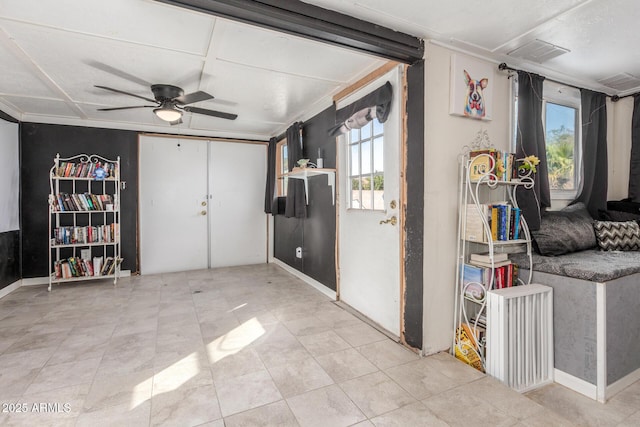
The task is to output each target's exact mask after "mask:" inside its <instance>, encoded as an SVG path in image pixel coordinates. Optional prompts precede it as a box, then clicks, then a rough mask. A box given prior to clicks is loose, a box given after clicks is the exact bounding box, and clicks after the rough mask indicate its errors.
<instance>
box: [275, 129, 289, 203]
mask: <svg viewBox="0 0 640 427" xmlns="http://www.w3.org/2000/svg"><path fill="white" fill-rule="evenodd" d="M285 150H287V138H283V139H281V140H280V141H278V143H277V144H276V197H286V196H287V183H288V180H289V178H288V177H287V176H286V174H287V173H289V163H288V158H285V157H284V156H283V153H284V152H285ZM287 151H288V150H287ZM287 154H288V153H287Z"/></svg>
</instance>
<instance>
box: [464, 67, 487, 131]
mask: <svg viewBox="0 0 640 427" xmlns="http://www.w3.org/2000/svg"><path fill="white" fill-rule="evenodd" d="M464 81H465V83H466V85H467V93H466V94H465V100H464V115H465V116H469V117H476V118H479V119H481V118H483V117H484V115H485V106H484V93H483V92H484V90H485V89H486V88H487V85H488V84H489V79H487V78H482V79H480V80H475V79H472V78H471V76H470V75H469V73H468V72H467V70H464Z"/></svg>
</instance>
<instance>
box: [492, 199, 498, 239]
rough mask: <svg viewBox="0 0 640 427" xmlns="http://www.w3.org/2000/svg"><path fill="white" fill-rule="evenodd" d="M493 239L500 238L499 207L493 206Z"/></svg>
mask: <svg viewBox="0 0 640 427" xmlns="http://www.w3.org/2000/svg"><path fill="white" fill-rule="evenodd" d="M491 239H492V240H493V241H494V242H495V241H496V240H498V207H497V206H491Z"/></svg>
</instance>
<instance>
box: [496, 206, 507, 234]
mask: <svg viewBox="0 0 640 427" xmlns="http://www.w3.org/2000/svg"><path fill="white" fill-rule="evenodd" d="M498 240H502V241H504V240H507V206H506V205H498Z"/></svg>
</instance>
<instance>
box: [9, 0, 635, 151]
mask: <svg viewBox="0 0 640 427" xmlns="http://www.w3.org/2000/svg"><path fill="white" fill-rule="evenodd" d="M308 3H313V4H316V5H318V6H321V7H325V8H327V9H333V10H337V11H339V12H342V13H345V14H348V15H352V16H355V17H358V18H361V19H364V20H366V21H370V22H373V23H377V24H380V25H383V26H386V27H389V28H392V29H395V30H398V31H402V32H405V33H408V34H412V35H415V36H418V37H422V38H425V39H431V40H434V41H436V42H438V43H442V44H446V45H447V46H450V47H453V48H456V49H461V50H464V51H467V52H469V53H471V54H475V55H479V56H482V57H485V58H488V59H491V60H494V61H496V62H502V61H504V62H507V63H508V64H509V65H510V66H514V67H516V68H524V69H527V70H531V71H535V72H539V73H541V74H543V75H546V76H548V77H551V78H555V79H557V80H561V81H565V82H567V83H572V84H575V85H579V86H583V87H588V88H591V89H595V90H600V91H604V92H606V93H609V94H620V95H624V94H627V93H633V92H636V91H639V90H640V80H638V82H637V83H638V84H637V85H635V83H634V86H633V87H626V88H624V89H619V88H618V89H616V88H615V87H613V86H611V85H609V86H605V85H603V84H601V83H600V82H599V81H601V80H603V79H607V78H611V77H614V76H618V75H628V76H630V77H640V50H638V49H637V48H635V47H636V46H638V45H640V32H638V31H637V30H636V26H637V22H640V7H639V6H638V3H637V0H539V1H530V0H527V1H525V0H489V1H485V2H470V1H468V0H449V1H447V2H445V1H435V0H394V1H388V0H312V1H308ZM535 40H542V41H544V42H548V43H551V44H553V45H558V46H561V47H563V48H566V49H568V50H569V53H566V54H564V55H561V56H558V57H556V58H553V59H550V60H548V61H546V62H544V63H542V64H538V63H535V62H529V61H526V60H523V59H520V58H517V57H513V56H509V55H508V53H509V52H511V51H513V50H514V49H515V48H517V47H519V46H522V45H524V44H526V43H528V42H531V41H535ZM384 62H385V61H384V60H382V59H378V58H373V57H371V56H367V55H364V54H361V53H356V52H354V51H348V50H345V49H340V48H337V47H334V46H329V45H323V44H320V43H317V42H313V41H309V40H304V39H300V38H296V37H293V36H290V35H285V34H281V33H275V32H272V31H268V30H265V29H261V28H256V27H251V26H248V25H244V24H239V23H236V22H232V21H228V20H224V19H219V18H214V17H212V16H210V15H204V14H200V13H196V12H193V11H189V10H185V9H180V8H176V7H173V6H169V5H166V4H163V3H160V2H157V1H153V0H110V1H108V2H106V1H101V0H58V1H55V2H54V1H41V0H0V76H1V77H0V109H1V110H3V111H5V112H7V113H9V114H11V115H13V116H14V117H16V118H18V119H19V120H22V121H32V122H43V123H61V124H76V125H84V126H100V127H115V128H121V129H136V130H144V131H159V132H171V133H176V134H190V135H207V136H220V137H235V138H250V139H267V138H268V137H270V136H273V135H275V134H279V133H280V132H282V131H283V130H284V129H285V128H286V127H287V126H288V125H289V124H290V123H292V122H293V121H295V120H299V119H302V118H305V117H308V116H309V115H310V114H311V113H314V112H316V111H319V110H320V109H322V108H325V107H326V106H328V105H329V103H330V100H331V97H332V95H334V94H335V93H337V92H338V91H340V90H341V89H343V88H344V87H346V86H348V85H349V84H351V83H353V82H354V81H356V80H358V79H359V78H360V77H362V76H364V75H366V74H368V73H369V72H371V71H372V70H374V69H376V68H378V67H379V66H381V65H382V64H384ZM152 83H166V84H173V85H177V86H180V87H182V88H183V89H184V90H185V92H187V93H189V92H193V91H197V90H203V91H206V92H208V93H211V94H212V95H214V96H215V99H213V100H210V101H203V102H199V103H197V104H194V106H196V107H201V108H208V109H213V110H220V111H225V112H230V113H235V114H238V115H239V118H238V119H237V120H235V121H229V120H224V119H219V118H214V117H209V116H202V115H197V114H185V117H184V123H183V124H181V125H177V126H169V125H168V124H166V123H165V122H163V121H161V120H160V119H158V118H157V117H155V115H154V114H153V113H152V111H151V109H136V110H124V111H112V112H99V111H96V110H97V108H105V107H119V106H131V105H144V104H145V103H146V102H145V101H143V100H140V99H137V98H134V97H129V96H126V95H120V94H116V93H112V92H108V91H105V90H102V89H98V88H95V87H94V85H103V86H109V87H113V88H116V89H120V90H124V91H128V92H132V93H135V94H138V95H141V96H145V97H151V98H152V97H153V96H152V94H151V91H150V89H149V85H150V84H152ZM138 101H140V102H138Z"/></svg>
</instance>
